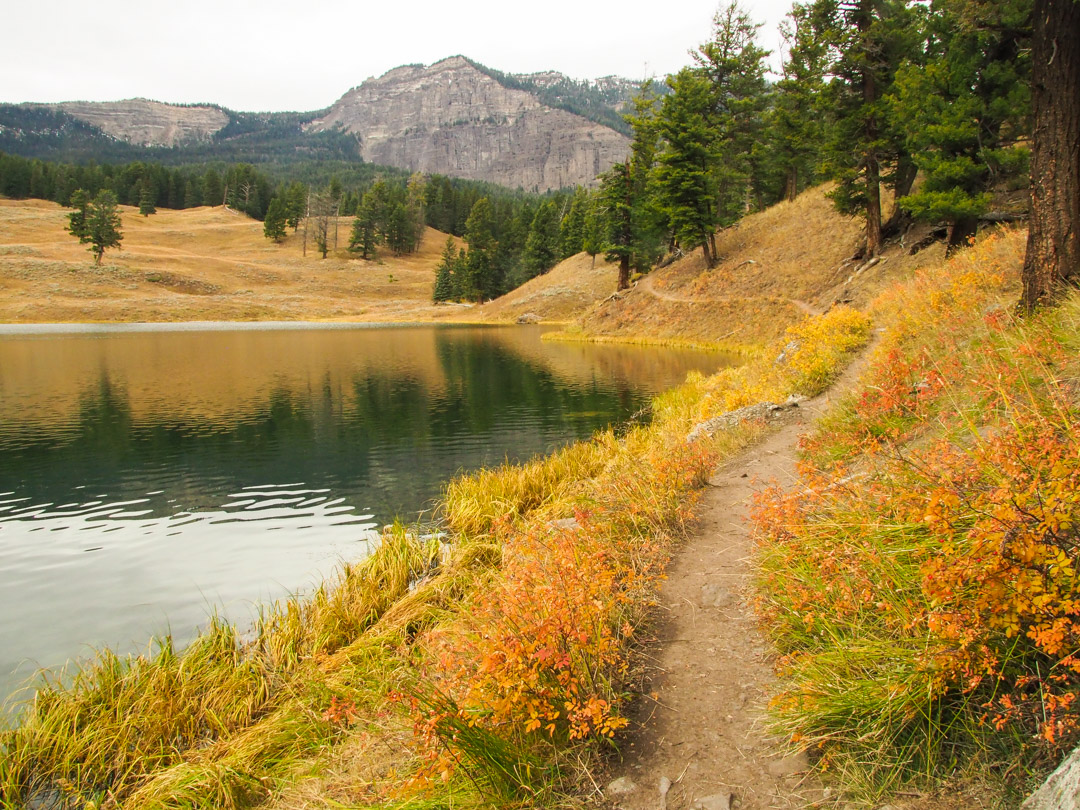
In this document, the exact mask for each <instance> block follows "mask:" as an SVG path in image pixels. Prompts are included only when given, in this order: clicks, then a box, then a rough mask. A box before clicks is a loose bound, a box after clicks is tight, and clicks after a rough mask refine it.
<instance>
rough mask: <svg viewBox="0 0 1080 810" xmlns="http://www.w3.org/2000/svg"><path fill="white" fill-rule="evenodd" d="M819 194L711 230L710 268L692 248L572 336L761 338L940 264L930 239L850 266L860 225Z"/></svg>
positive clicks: (603, 307)
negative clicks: (714, 254)
mask: <svg viewBox="0 0 1080 810" xmlns="http://www.w3.org/2000/svg"><path fill="white" fill-rule="evenodd" d="M826 191H827V189H826V188H825V187H818V188H813V189H809V190H808V191H806V192H804V193H803V194H801V195H800V196H799V197H798V198H797V199H796V200H795V201H794V202H781V203H778V204H777V205H774V206H773V207H772V208H769V209H768V210H766V211H762V212H760V213H756V214H751V215H750V216H748V217H746V218H745V219H743V220H742V221H740V222H739V223H737V224H736V225H733V226H732V227H730V228H727V229H725V230H723V231H721V232H720V233H719V234H718V235H717V248H718V252H719V255H720V262H719V263H718V264H717V266H716V267H714V268H713V269H711V270H710V269H708V268H707V267H706V266H705V261H704V258H703V256H702V253H701V250H700V249H698V250H695V251H693V252H691V253H689V254H687V255H686V256H684V257H682V258H681V259H679V260H677V261H675V262H673V263H672V264H670V265H668V266H667V267H664V268H661V269H658V270H653V271H652V272H651V273H649V274H648V275H647V276H645V277H644V278H642V279H641V280H640V281H638V283H637V284H636V285H635V286H634V287H633V288H632V289H630V290H628V291H626V292H624V293H622V294H621V295H620V296H618V297H615V298H612V299H610V300H606V301H603V302H601V303H599V304H598V305H596V306H595V307H594V308H592V309H590V310H589V311H588V312H587V313H586V314H585V315H584V316H583V317H582V318H581V319H580V321H579V322H578V323H577V324H576V325H575V326H574V328H573V329H572V334H577V335H579V336H585V337H594V338H612V337H615V338H619V337H631V336H632V337H635V338H642V337H650V338H655V339H675V340H688V341H725V342H731V343H738V344H755V343H762V342H767V341H770V340H774V339H776V338H777V337H779V336H781V335H783V334H784V330H785V329H786V328H787V327H788V326H790V325H792V324H794V323H796V322H798V321H800V320H802V319H803V318H804V317H805V316H806V315H807V314H812V313H814V312H819V311H822V310H825V309H828V307H829V306H830V305H832V304H833V303H834V302H837V301H844V302H848V303H853V304H855V305H857V306H858V305H862V304H865V303H866V302H867V301H868V300H869V299H870V298H872V297H873V295H874V294H875V293H876V292H877V291H878V290H880V288H881V286H882V284H884V283H885V282H886V281H887V280H891V279H895V278H898V277H900V276H902V275H904V274H905V273H907V272H910V271H911V270H913V269H915V268H917V267H921V266H924V265H926V264H928V263H937V262H940V261H941V258H942V255H943V248H942V247H941V246H940V245H937V246H934V247H931V248H928V249H926V250H923V251H921V252H919V253H918V254H916V255H915V256H909V255H908V254H907V251H906V250H905V249H904V247H903V246H902V245H891V246H889V247H888V249H887V250H886V252H885V254H884V255H883V257H882V259H881V261H880V262H878V263H876V264H874V265H873V266H870V267H867V268H865V269H862V270H860V268H859V266H858V263H857V262H856V261H854V260H852V259H851V256H852V254H853V253H854V252H855V250H856V247H857V245H858V243H859V241H860V239H861V236H862V225H861V222H860V221H859V220H857V219H853V218H850V217H845V216H842V215H840V214H838V213H836V211H835V209H834V208H833V206H832V202H831V201H830V200H829V199H828V198H827V197H826V196H825V193H826Z"/></svg>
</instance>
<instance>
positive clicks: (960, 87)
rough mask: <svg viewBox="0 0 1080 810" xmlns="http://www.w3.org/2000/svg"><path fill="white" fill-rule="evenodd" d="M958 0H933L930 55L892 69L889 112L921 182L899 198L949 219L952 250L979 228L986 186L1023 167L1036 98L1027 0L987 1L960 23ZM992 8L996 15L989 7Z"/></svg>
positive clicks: (922, 214)
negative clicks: (976, 19)
mask: <svg viewBox="0 0 1080 810" xmlns="http://www.w3.org/2000/svg"><path fill="white" fill-rule="evenodd" d="M963 11H964V6H963V5H962V4H961V2H958V0H936V2H935V3H934V4H933V6H932V14H931V16H930V17H929V19H928V28H927V44H926V52H927V63H926V64H925V66H923V65H919V64H908V65H905V66H904V67H902V68H900V70H899V71H897V74H896V82H895V89H894V96H893V98H892V102H893V110H892V112H893V115H894V116H895V120H896V122H897V125H898V127H899V128H900V130H901V131H902V133H903V134H904V136H905V138H906V142H907V148H908V150H909V151H910V153H911V154H912V155H913V156H914V162H915V165H916V166H917V167H918V169H919V170H920V171H921V172H922V173H923V176H924V178H925V182H924V183H923V184H922V187H921V188H920V189H919V191H918V193H916V194H913V195H910V196H907V197H904V198H903V199H901V201H900V202H901V205H903V206H904V208H906V209H907V210H909V211H910V212H911V213H912V214H913V215H914V216H915V217H916V218H920V219H924V220H928V221H931V222H941V221H946V222H948V223H949V226H950V227H949V239H948V250H949V251H950V252H951V251H952V250H954V249H955V248H957V247H960V246H962V245H964V244H966V242H967V240H968V239H969V238H970V237H972V236H974V234H975V230H976V227H977V225H978V217H979V215H980V214H982V213H984V212H985V211H987V210H988V208H989V205H990V188H991V186H992V185H994V184H996V183H1001V182H1003V181H1004V180H1005V179H1007V178H1008V177H1009V176H1010V175H1011V176H1013V177H1015V176H1016V175H1017V174H1019V173H1020V171H1021V170H1023V169H1025V168H1026V158H1027V150H1026V148H1025V147H1023V146H1021V144H1022V143H1023V141H1025V140H1026V138H1027V128H1026V125H1027V110H1028V105H1029V101H1030V97H1029V80H1028V58H1027V53H1028V52H1027V47H1026V42H1025V41H1024V39H1025V38H1026V30H1025V29H1026V27H1027V19H1028V16H1029V14H1030V3H1029V2H1028V0H1013V2H999V3H995V4H993V6H992V7H989V8H984V9H983V19H982V20H981V21H980V22H981V24H979V25H968V24H964V20H963V19H962V13H963ZM990 14H992V15H993V19H988V18H987V17H988V16H989V15H990Z"/></svg>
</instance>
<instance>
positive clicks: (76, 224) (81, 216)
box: [67, 188, 90, 244]
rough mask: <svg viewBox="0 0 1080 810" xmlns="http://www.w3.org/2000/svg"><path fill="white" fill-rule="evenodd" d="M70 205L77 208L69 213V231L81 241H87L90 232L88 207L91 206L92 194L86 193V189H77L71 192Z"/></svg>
mask: <svg viewBox="0 0 1080 810" xmlns="http://www.w3.org/2000/svg"><path fill="white" fill-rule="evenodd" d="M70 206H71V207H72V208H74V209H75V210H74V211H72V212H71V213H70V214H68V224H67V232H68V233H70V234H71V235H72V236H74V237H75V238H76V239H78V240H79V242H80V243H83V244H85V243H86V237H88V236H89V234H90V232H89V230H88V229H87V224H86V223H87V209H89V207H90V195H89V194H87V193H86V190H85V189H81V188H78V189H75V191H73V192H72V193H71V202H70Z"/></svg>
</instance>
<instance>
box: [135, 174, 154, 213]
mask: <svg viewBox="0 0 1080 810" xmlns="http://www.w3.org/2000/svg"><path fill="white" fill-rule="evenodd" d="M139 213H140V214H142V215H143V216H144V217H148V216H150V215H151V214H156V213H157V208H155V207H154V190H153V189H152V188H151V187H150V184H149V183H148V182H143V184H142V188H141V190H140V191H139Z"/></svg>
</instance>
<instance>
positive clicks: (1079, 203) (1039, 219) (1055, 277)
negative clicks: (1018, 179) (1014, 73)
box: [1020, 0, 1080, 312]
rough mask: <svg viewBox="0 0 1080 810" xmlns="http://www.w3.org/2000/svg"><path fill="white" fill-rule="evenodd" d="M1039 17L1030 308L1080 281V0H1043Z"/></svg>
mask: <svg viewBox="0 0 1080 810" xmlns="http://www.w3.org/2000/svg"><path fill="white" fill-rule="evenodd" d="M1033 22H1034V31H1033V37H1032V44H1031V74H1032V75H1031V80H1032V81H1031V83H1032V88H1031V95H1032V106H1033V108H1034V130H1033V132H1032V139H1031V220H1030V222H1029V226H1028V241H1027V256H1026V257H1025V259H1024V270H1023V282H1024V293H1023V296H1022V297H1021V298H1020V308H1021V309H1022V310H1026V311H1028V312H1030V311H1032V310H1034V309H1035V308H1036V307H1038V306H1040V305H1042V304H1046V303H1049V302H1051V301H1053V300H1054V299H1055V298H1056V297H1059V296H1060V295H1062V294H1063V293H1064V292H1065V291H1066V290H1067V289H1068V288H1069V287H1070V286H1075V285H1076V284H1078V283H1080V2H1076V0H1035V10H1034V20H1033Z"/></svg>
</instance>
